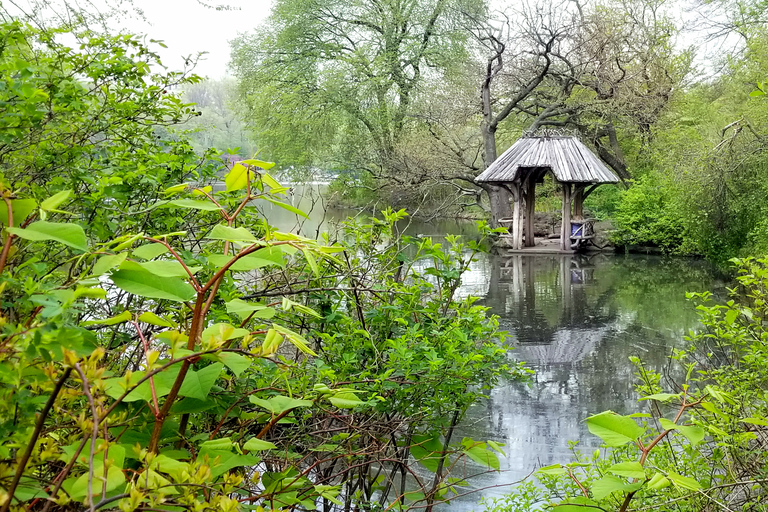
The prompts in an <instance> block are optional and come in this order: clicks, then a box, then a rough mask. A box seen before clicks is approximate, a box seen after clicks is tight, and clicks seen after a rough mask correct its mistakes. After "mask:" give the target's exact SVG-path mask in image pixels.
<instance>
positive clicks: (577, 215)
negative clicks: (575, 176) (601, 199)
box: [573, 183, 587, 219]
mask: <svg viewBox="0 0 768 512" xmlns="http://www.w3.org/2000/svg"><path fill="white" fill-rule="evenodd" d="M586 188H587V186H586V185H585V184H583V183H579V184H578V185H574V186H573V218H574V219H583V218H584V199H586V197H585V195H584V190H585V189H586Z"/></svg>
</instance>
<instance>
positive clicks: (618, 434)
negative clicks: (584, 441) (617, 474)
mask: <svg viewBox="0 0 768 512" xmlns="http://www.w3.org/2000/svg"><path fill="white" fill-rule="evenodd" d="M587 428H589V431H590V432H592V434H594V435H596V436H598V437H599V438H600V439H602V440H603V442H604V443H605V444H606V445H607V446H610V447H618V446H623V445H625V444H627V443H631V442H633V441H635V440H636V439H637V438H639V437H640V436H642V435H643V434H645V429H644V428H642V427H640V426H638V424H637V423H635V420H633V419H632V418H628V417H626V416H620V415H618V414H616V413H614V412H611V411H605V412H601V413H600V414H596V415H595V416H590V417H589V418H587Z"/></svg>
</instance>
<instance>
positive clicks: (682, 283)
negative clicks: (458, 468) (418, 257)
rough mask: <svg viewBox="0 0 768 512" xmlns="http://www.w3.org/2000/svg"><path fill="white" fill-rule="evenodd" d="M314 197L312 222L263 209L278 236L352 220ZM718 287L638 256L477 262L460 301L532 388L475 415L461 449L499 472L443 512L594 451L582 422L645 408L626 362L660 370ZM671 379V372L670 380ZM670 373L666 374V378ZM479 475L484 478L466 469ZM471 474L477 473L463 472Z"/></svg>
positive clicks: (518, 386) (495, 395) (495, 400)
mask: <svg viewBox="0 0 768 512" xmlns="http://www.w3.org/2000/svg"><path fill="white" fill-rule="evenodd" d="M318 197H319V196H318V195H317V190H316V189H309V190H307V189H301V188H299V187H297V194H296V196H294V198H293V200H294V204H296V206H298V207H300V208H303V209H305V211H311V214H310V220H308V221H305V222H304V223H303V224H297V222H296V216H295V215H292V214H289V213H288V212H285V211H283V210H277V209H274V208H273V209H270V208H267V209H266V210H265V211H264V213H265V215H266V216H267V218H268V219H269V220H270V222H271V223H272V224H274V225H277V226H278V227H279V228H281V229H283V230H291V231H294V232H301V233H302V234H305V235H306V236H316V234H317V233H318V232H322V231H326V230H330V229H332V226H333V224H334V223H337V222H339V221H341V220H343V219H344V218H346V217H347V216H348V215H350V214H351V213H353V212H348V211H337V210H331V209H327V208H325V206H324V205H323V203H322V201H320V200H319V199H318ZM407 230H408V232H409V233H411V234H421V235H425V236H433V237H436V238H439V237H443V236H445V234H462V235H467V236H472V235H473V234H474V226H473V224H472V223H468V222H458V221H445V220H439V221H433V222H427V223H424V222H412V223H411V224H410V225H409V226H408V228H407ZM725 284H726V283H725V281H724V280H723V279H722V278H721V277H720V276H718V274H717V273H716V272H715V271H714V270H713V269H712V268H711V267H710V266H709V265H707V264H706V263H705V262H703V261H699V260H691V259H680V258H662V257H658V256H643V255H615V254H608V253H599V254H593V255H577V256H563V255H530V256H529V255H515V256H509V255H507V256H504V255H480V256H479V257H478V258H477V260H476V261H475V262H473V263H472V266H471V268H470V270H469V272H467V273H466V274H465V275H464V277H463V282H462V287H461V289H460V290H459V293H460V294H462V295H473V296H476V297H479V298H480V299H481V304H483V305H485V306H487V307H489V308H490V313H492V314H494V315H497V316H498V317H499V322H500V324H501V328H502V329H504V330H506V331H508V332H509V333H510V340H509V345H510V348H511V349H512V350H511V351H510V357H511V358H513V359H516V360H521V361H525V362H526V363H527V365H528V366H529V367H530V368H531V369H533V370H534V371H535V373H534V376H533V378H532V381H531V382H530V383H529V384H522V383H503V384H502V385H500V386H498V387H497V388H495V389H494V390H493V391H492V392H491V393H490V396H489V398H488V399H487V400H484V401H482V402H481V403H478V404H476V405H475V406H473V407H472V408H471V410H470V411H469V413H468V415H467V417H466V418H465V420H464V422H463V423H462V425H461V426H460V428H459V429H458V432H457V434H456V435H457V439H461V437H463V436H466V437H471V438H473V439H476V440H487V439H491V440H494V441H496V442H499V443H504V444H505V445H506V446H505V452H506V456H503V457H501V471H500V472H491V473H485V474H482V475H480V476H477V477H476V478H474V479H473V480H472V484H473V486H474V487H476V488H484V490H482V491H480V492H479V493H477V494H472V495H469V496H466V497H463V498H459V499H458V500H455V501H454V502H452V503H451V505H449V506H446V507H443V510H456V511H461V510H482V508H483V507H482V506H480V505H478V502H479V500H480V498H481V497H484V498H486V499H489V498H493V497H498V496H501V495H502V494H503V493H504V492H506V491H508V490H509V486H508V485H506V484H509V483H511V482H514V481H516V480H519V479H521V478H523V477H525V476H526V475H528V474H529V473H531V471H533V470H534V469H536V468H537V467H540V466H545V465H549V464H554V463H557V462H568V461H569V460H570V457H571V453H570V449H569V442H571V441H578V443H579V444H578V446H579V448H580V449H581V450H583V451H585V452H586V453H591V452H592V451H593V450H594V449H595V448H596V447H597V446H598V444H599V442H598V440H597V438H596V437H594V436H592V435H591V434H589V432H588V430H587V428H586V425H585V423H584V419H585V418H586V417H587V416H589V415H592V414H595V413H598V412H601V411H604V410H609V409H610V410H613V411H616V412H618V413H624V414H626V413H630V412H636V411H640V410H642V407H643V406H642V404H638V402H637V395H636V394H635V392H634V388H633V386H634V383H635V378H634V371H635V368H634V366H633V365H632V364H631V363H630V361H629V358H630V356H638V357H640V358H641V359H642V360H643V361H644V363H645V364H646V366H647V367H649V368H652V369H654V370H656V371H660V372H663V371H665V369H667V367H668V361H667V356H668V355H669V353H670V352H671V350H672V349H673V348H676V347H678V348H682V347H684V346H685V341H684V339H683V337H684V336H685V335H686V333H688V332H689V331H690V330H691V329H695V328H697V326H698V322H697V316H696V314H695V310H694V305H693V304H692V303H691V302H689V301H688V300H686V298H685V293H686V292H688V291H696V292H698V291H705V290H710V291H713V292H715V293H716V294H719V295H723V292H724V286H725ZM668 373H669V372H668ZM672 374H673V375H674V370H673V371H672ZM473 469H475V470H477V472H481V470H480V468H479V467H478V468H473ZM470 473H474V471H470Z"/></svg>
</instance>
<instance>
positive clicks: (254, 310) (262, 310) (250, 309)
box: [227, 299, 275, 320]
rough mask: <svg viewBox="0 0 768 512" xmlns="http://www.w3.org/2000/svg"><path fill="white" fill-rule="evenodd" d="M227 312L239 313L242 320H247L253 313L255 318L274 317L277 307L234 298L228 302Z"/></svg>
mask: <svg viewBox="0 0 768 512" xmlns="http://www.w3.org/2000/svg"><path fill="white" fill-rule="evenodd" d="M227 313H229V314H232V315H237V316H239V317H240V319H241V320H245V319H246V318H248V317H249V316H251V314H253V318H272V317H273V316H275V309H274V308H271V307H268V306H265V305H263V304H257V303H254V302H246V301H244V300H242V299H233V300H231V301H229V302H227Z"/></svg>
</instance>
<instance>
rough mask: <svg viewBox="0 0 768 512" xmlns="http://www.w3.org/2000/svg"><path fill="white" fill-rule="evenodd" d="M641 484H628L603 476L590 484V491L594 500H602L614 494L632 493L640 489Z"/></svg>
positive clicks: (612, 477) (613, 477)
mask: <svg viewBox="0 0 768 512" xmlns="http://www.w3.org/2000/svg"><path fill="white" fill-rule="evenodd" d="M642 485H643V483H642V482H637V483H634V484H629V483H627V482H625V481H624V480H621V479H620V478H616V477H615V476H611V475H605V476H604V477H603V478H601V479H600V480H597V481H596V482H593V483H592V486H591V487H590V490H591V491H592V496H594V498H595V499H596V500H602V499H604V498H606V497H607V496H609V495H611V494H613V493H614V492H632V491H636V490H638V489H639V488H640V487H642Z"/></svg>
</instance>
